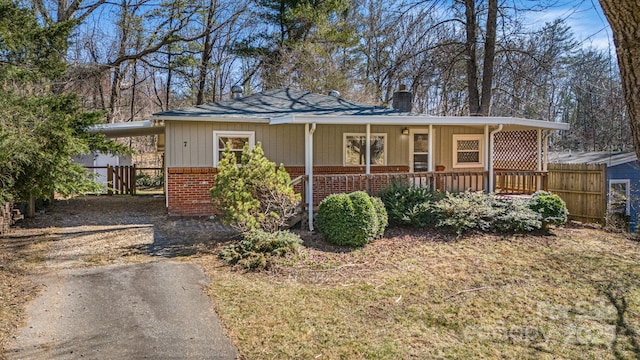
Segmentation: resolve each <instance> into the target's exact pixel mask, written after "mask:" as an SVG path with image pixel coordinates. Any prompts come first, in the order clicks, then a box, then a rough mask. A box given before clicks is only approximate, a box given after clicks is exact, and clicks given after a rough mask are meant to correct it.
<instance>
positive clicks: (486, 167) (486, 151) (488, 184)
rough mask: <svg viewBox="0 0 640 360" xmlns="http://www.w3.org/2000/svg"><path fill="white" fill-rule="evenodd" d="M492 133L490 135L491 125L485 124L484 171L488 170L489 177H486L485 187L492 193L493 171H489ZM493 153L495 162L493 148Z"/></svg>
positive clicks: (486, 190)
mask: <svg viewBox="0 0 640 360" xmlns="http://www.w3.org/2000/svg"><path fill="white" fill-rule="evenodd" d="M489 138H490V135H489V125H485V126H484V149H483V151H484V158H485V162H484V171H486V172H487V174H488V176H489V179H486V181H485V182H484V184H483V185H484V187H485V192H487V193H490V192H491V191H492V190H493V189H492V188H491V185H492V181H491V180H490V179H491V176H492V175H491V173H490V172H489V147H490V146H491V145H490V139H489ZM491 152H492V154H491V162H492V163H493V150H491Z"/></svg>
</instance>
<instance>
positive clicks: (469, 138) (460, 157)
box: [453, 134, 484, 168]
mask: <svg viewBox="0 0 640 360" xmlns="http://www.w3.org/2000/svg"><path fill="white" fill-rule="evenodd" d="M483 142H484V135H483V134H474V135H453V167H454V168H466V167H482V166H484V159H483V156H482V153H483Z"/></svg>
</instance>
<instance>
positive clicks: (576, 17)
mask: <svg viewBox="0 0 640 360" xmlns="http://www.w3.org/2000/svg"><path fill="white" fill-rule="evenodd" d="M529 18H530V19H531V22H532V23H531V26H536V25H541V24H544V23H545V22H548V21H553V20H554V19H557V18H561V19H564V20H565V21H566V22H567V24H568V25H569V26H571V29H572V30H573V33H574V35H575V38H576V40H578V41H579V42H581V44H582V46H584V47H593V48H597V49H599V50H605V51H611V52H612V53H614V52H615V48H614V45H613V38H612V35H611V28H610V27H609V23H608V22H607V19H606V17H605V16H604V14H603V13H602V9H601V8H600V4H599V3H598V0H564V1H559V2H558V4H557V5H556V6H553V7H551V8H548V9H545V10H544V11H542V12H536V13H530V16H529Z"/></svg>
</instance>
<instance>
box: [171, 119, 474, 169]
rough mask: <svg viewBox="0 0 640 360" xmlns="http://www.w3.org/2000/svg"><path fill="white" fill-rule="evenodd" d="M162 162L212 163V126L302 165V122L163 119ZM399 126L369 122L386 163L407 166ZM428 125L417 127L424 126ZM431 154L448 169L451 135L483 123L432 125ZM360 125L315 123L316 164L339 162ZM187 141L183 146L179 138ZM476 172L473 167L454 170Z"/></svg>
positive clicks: (290, 163)
mask: <svg viewBox="0 0 640 360" xmlns="http://www.w3.org/2000/svg"><path fill="white" fill-rule="evenodd" d="M165 124H166V142H167V146H166V159H165V161H166V164H167V166H168V167H211V166H213V131H214V130H218V131H255V140H256V143H257V142H261V143H262V147H263V149H264V152H265V155H266V156H267V157H268V158H269V159H270V160H271V161H274V162H276V163H277V164H280V163H283V164H285V165H288V166H304V150H305V149H304V125H268V124H255V123H223V122H196V121H167V122H166V123H165ZM403 127H404V126H402V125H398V126H394V125H389V126H378V125H374V126H371V133H385V134H387V144H386V146H387V148H386V150H387V165H409V136H407V135H402V128H403ZM426 127H427V126H416V127H415V128H420V129H424V128H426ZM433 128H434V134H435V139H434V140H435V141H434V144H433V150H434V152H433V159H434V166H435V165H444V166H445V170H446V171H453V167H452V165H453V155H452V150H453V148H452V147H453V135H454V134H482V133H484V129H483V128H475V127H463V126H434V127H433ZM365 132H366V126H364V125H318V126H317V128H316V131H315V133H314V137H313V142H314V156H313V161H314V164H315V165H316V166H336V165H339V166H341V165H343V156H344V153H343V152H344V149H343V147H344V144H343V139H344V136H343V134H345V133H365ZM185 141H186V142H187V146H185V145H184V142H185ZM455 170H456V171H467V170H468V171H478V170H480V169H478V168H470V169H455Z"/></svg>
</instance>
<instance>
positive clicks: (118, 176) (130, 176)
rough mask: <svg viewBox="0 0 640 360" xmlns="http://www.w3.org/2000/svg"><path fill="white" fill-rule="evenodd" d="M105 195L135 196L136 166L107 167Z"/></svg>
mask: <svg viewBox="0 0 640 360" xmlns="http://www.w3.org/2000/svg"><path fill="white" fill-rule="evenodd" d="M107 194H109V195H114V194H115V195H125V194H128V195H135V194H136V166H135V165H130V166H111V165H109V166H107Z"/></svg>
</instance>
